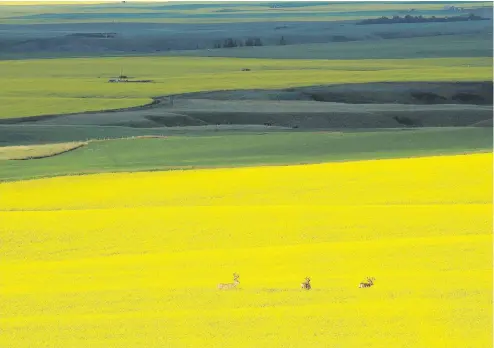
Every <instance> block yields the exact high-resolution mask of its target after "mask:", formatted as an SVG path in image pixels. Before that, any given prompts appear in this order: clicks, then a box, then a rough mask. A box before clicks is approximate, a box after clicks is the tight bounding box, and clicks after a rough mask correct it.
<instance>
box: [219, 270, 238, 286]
mask: <svg viewBox="0 0 494 348" xmlns="http://www.w3.org/2000/svg"><path fill="white" fill-rule="evenodd" d="M238 278H239V275H238V274H237V273H233V283H219V284H218V289H219V290H229V289H235V288H236V287H237V286H238V284H240V282H239V280H238Z"/></svg>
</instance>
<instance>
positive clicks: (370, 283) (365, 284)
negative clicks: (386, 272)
mask: <svg viewBox="0 0 494 348" xmlns="http://www.w3.org/2000/svg"><path fill="white" fill-rule="evenodd" d="M374 280H376V279H375V278H367V282H362V283H360V285H359V286H358V287H359V288H370V287H371V286H373V285H374Z"/></svg>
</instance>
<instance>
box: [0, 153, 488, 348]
mask: <svg viewBox="0 0 494 348" xmlns="http://www.w3.org/2000/svg"><path fill="white" fill-rule="evenodd" d="M491 233H492V154H475V155H461V156H444V157H428V158H415V159H398V160H379V161H362V162H348V163H331V164H321V165H305V166H302V165H301V166H289V167H259V168H240V169H215V170H199V171H184V172H155V173H133V174H130V173H129V174H102V175H92V176H80V177H63V178H52V179H43V180H33V181H25V182H13V183H3V184H0V241H1V243H0V255H1V256H0V257H1V259H0V261H1V262H0V274H1V277H0V300H1V301H0V313H2V315H1V316H0V329H1V330H2V334H1V335H0V347H9V348H17V347H23V348H24V347H26V348H32V347H39V348H41V347H57V348H58V347H60V348H62V347H63V348H66V347H67V348H72V347H73V348H78V347H91V348H93V347H95V348H100V347H101V348H103V347H104V348H109V347H125V348H126V347H129V348H130V347H171V348H174V347H180V348H182V347H227V346H235V347H270V348H271V347H305V346H307V345H310V346H311V347H357V346H362V345H365V346H366V347H413V348H419V347H423V348H430V347H448V348H451V347H458V348H460V347H461V348H465V347H472V348H473V347H475V348H479V347H490V346H491V345H492V307H491V306H492V234H491ZM233 272H237V273H239V274H240V286H239V289H237V290H232V291H219V290H217V287H216V286H217V283H219V282H230V281H231V280H232V273H233ZM306 276H310V277H311V279H312V286H313V289H312V290H311V291H308V292H307V291H302V290H301V289H300V283H301V282H302V281H303V279H304V278H305V277H306ZM366 276H373V277H375V278H376V281H375V286H374V287H371V288H368V289H359V288H358V284H359V283H360V282H361V281H363V280H365V277H366Z"/></svg>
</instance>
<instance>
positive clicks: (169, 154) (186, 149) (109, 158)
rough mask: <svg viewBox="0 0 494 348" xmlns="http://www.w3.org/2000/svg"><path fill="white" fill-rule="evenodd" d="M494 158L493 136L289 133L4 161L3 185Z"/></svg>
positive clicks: (484, 132)
mask: <svg viewBox="0 0 494 348" xmlns="http://www.w3.org/2000/svg"><path fill="white" fill-rule="evenodd" d="M489 150H492V128H458V129H451V128H436V129H420V130H398V131H381V132H353V133H337V132H289V133H269V134H237V135H219V136H204V137H178V136H177V137H168V138H160V139H128V140H111V141H101V142H92V143H90V144H89V145H88V146H85V147H83V148H81V149H78V150H75V151H72V152H68V153H65V154H62V155H59V156H55V157H50V158H45V159H38V160H27V161H0V180H2V181H12V180H23V179H30V178H40V177H49V176H59V175H70V174H89V173H103V172H122V171H147V170H173V169H179V168H184V169H190V168H203V167H232V166H233V167H234V166H250V165H278V164H296V163H318V162H330V161H348V160H366V159H382V158H399V157H413V156H426V155H441V154H454V153H465V152H476V151H489Z"/></svg>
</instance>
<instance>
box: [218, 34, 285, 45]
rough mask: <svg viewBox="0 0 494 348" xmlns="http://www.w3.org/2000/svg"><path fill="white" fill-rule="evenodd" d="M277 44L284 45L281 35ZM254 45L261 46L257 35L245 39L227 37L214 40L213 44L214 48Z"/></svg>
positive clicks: (261, 43)
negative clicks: (221, 39)
mask: <svg viewBox="0 0 494 348" xmlns="http://www.w3.org/2000/svg"><path fill="white" fill-rule="evenodd" d="M278 44H279V45H286V44H287V42H286V40H285V38H284V37H283V36H282V37H281V39H280V41H279V42H278ZM244 46H247V47H254V46H263V42H262V40H261V39H260V38H258V37H251V38H247V39H233V38H227V39H224V40H223V41H216V42H215V43H214V45H213V47H214V48H233V47H244Z"/></svg>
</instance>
